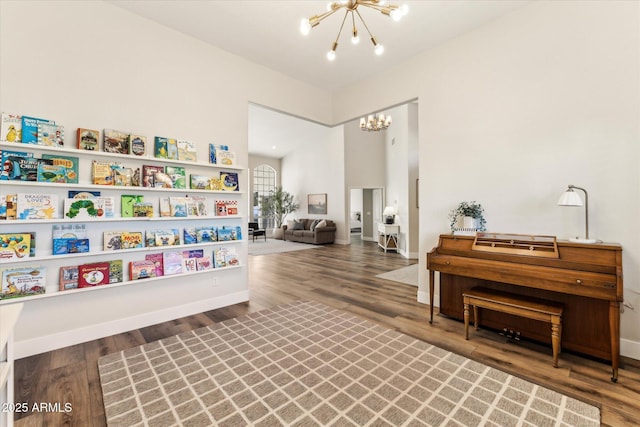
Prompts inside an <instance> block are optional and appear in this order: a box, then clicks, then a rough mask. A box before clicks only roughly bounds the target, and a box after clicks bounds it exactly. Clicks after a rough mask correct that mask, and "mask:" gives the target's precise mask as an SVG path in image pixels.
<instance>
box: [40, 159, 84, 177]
mask: <svg viewBox="0 0 640 427" xmlns="http://www.w3.org/2000/svg"><path fill="white" fill-rule="evenodd" d="M42 158H43V159H47V160H51V161H52V162H53V165H54V166H63V167H64V168H65V177H66V179H67V183H68V184H77V183H78V158H77V157H73V156H59V155H57V154H48V153H44V154H42Z"/></svg>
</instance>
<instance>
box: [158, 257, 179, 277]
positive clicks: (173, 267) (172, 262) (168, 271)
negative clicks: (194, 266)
mask: <svg viewBox="0 0 640 427" xmlns="http://www.w3.org/2000/svg"><path fill="white" fill-rule="evenodd" d="M182 259H183V258H182V253H181V252H179V251H167V252H163V253H162V265H163V267H164V275H165V276H170V275H172V274H180V273H182V272H183V269H182Z"/></svg>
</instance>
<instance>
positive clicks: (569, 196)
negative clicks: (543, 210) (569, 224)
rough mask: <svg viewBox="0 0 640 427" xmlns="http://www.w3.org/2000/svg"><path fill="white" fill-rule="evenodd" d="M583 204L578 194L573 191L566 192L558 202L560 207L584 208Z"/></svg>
mask: <svg viewBox="0 0 640 427" xmlns="http://www.w3.org/2000/svg"><path fill="white" fill-rule="evenodd" d="M583 204H584V203H582V199H581V198H580V196H579V195H578V193H576V192H575V191H573V190H568V191H565V192H564V193H563V194H562V196H560V199H559V200H558V205H559V206H582V205H583Z"/></svg>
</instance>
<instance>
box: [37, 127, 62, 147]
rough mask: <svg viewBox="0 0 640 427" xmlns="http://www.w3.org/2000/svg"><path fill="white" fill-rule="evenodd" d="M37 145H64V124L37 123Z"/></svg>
mask: <svg viewBox="0 0 640 427" xmlns="http://www.w3.org/2000/svg"><path fill="white" fill-rule="evenodd" d="M37 138H38V139H37V143H38V145H46V146H48V147H58V148H62V147H64V126H61V125H56V124H53V123H38V137H37Z"/></svg>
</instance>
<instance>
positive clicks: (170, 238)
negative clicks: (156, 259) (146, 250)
mask: <svg viewBox="0 0 640 427" xmlns="http://www.w3.org/2000/svg"><path fill="white" fill-rule="evenodd" d="M175 244H176V236H175V234H174V232H173V230H156V233H155V246H173V245H175Z"/></svg>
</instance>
